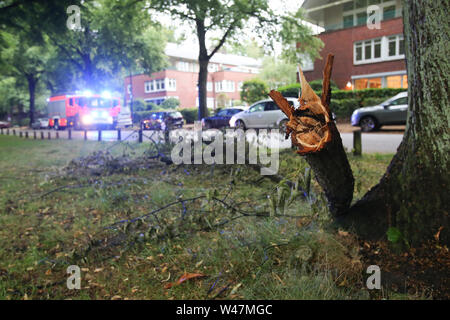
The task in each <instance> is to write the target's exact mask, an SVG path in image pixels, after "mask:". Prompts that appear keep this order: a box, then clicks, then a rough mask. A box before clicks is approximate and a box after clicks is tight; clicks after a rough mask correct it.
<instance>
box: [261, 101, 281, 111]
mask: <svg viewBox="0 0 450 320" xmlns="http://www.w3.org/2000/svg"><path fill="white" fill-rule="evenodd" d="M276 110H279V109H278V107H277V105H276V104H275V103H274V102H272V101H269V102H266V106H265V107H264V111H276Z"/></svg>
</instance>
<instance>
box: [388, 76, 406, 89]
mask: <svg viewBox="0 0 450 320" xmlns="http://www.w3.org/2000/svg"><path fill="white" fill-rule="evenodd" d="M386 85H387V87H388V88H401V87H402V76H391V77H386Z"/></svg>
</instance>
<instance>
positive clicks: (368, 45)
mask: <svg viewBox="0 0 450 320" xmlns="http://www.w3.org/2000/svg"><path fill="white" fill-rule="evenodd" d="M372 44H373V42H372V41H364V59H366V60H370V59H372Z"/></svg>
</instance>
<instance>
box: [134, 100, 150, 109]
mask: <svg viewBox="0 0 450 320" xmlns="http://www.w3.org/2000/svg"><path fill="white" fill-rule="evenodd" d="M146 110H148V109H147V104H146V103H145V101H144V100H142V99H135V100H133V111H135V112H140V111H146Z"/></svg>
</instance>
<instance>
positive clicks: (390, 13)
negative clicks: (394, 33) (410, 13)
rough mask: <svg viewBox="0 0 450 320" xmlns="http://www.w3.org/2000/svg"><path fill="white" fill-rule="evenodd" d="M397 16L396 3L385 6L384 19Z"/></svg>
mask: <svg viewBox="0 0 450 320" xmlns="http://www.w3.org/2000/svg"><path fill="white" fill-rule="evenodd" d="M392 18H395V5H394V6H388V7H384V8H383V20H387V19H392Z"/></svg>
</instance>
